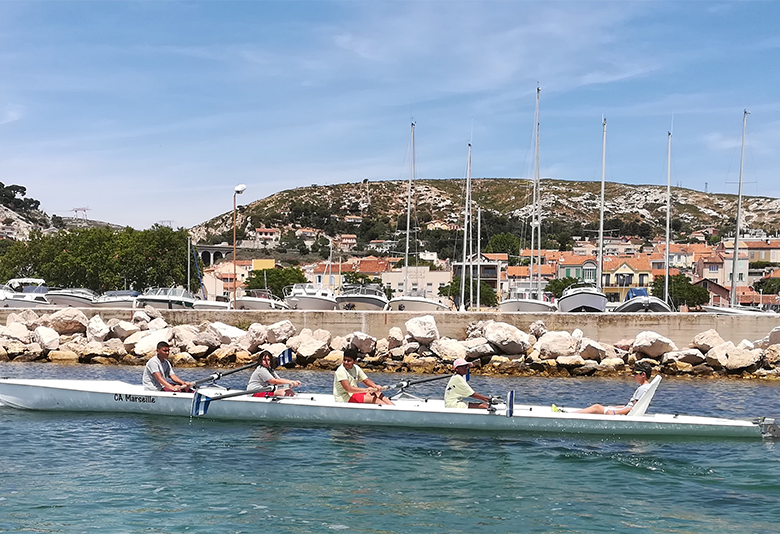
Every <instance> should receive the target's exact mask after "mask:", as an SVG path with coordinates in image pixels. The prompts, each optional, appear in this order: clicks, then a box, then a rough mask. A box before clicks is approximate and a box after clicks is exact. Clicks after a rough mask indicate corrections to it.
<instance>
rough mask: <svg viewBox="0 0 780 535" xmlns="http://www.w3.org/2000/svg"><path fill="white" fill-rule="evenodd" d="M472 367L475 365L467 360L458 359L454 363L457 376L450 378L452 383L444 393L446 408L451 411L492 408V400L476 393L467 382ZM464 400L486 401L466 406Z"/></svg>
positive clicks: (470, 403)
mask: <svg viewBox="0 0 780 535" xmlns="http://www.w3.org/2000/svg"><path fill="white" fill-rule="evenodd" d="M472 366H474V364H473V363H471V362H469V361H467V360H466V359H456V360H455V362H453V363H452V368H453V370H454V371H455V375H453V376H452V377H451V378H450V381H449V382H448V383H447V388H446V390H445V391H444V406H445V407H447V408H450V409H456V408H457V409H466V408H468V409H487V408H489V407H490V405H489V403H490V398H489V397H487V396H483V395H482V394H477V393H476V392H474V389H473V388H471V387H470V386H469V383H468V382H467V381H466V377H465V376H466V373H468V371H469V368H471V367H472ZM463 398H474V399H478V400H480V401H484V403H474V402H473V401H472V402H469V403H468V404H466V403H465V402H464V401H463Z"/></svg>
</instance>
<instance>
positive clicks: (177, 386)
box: [144, 341, 192, 392]
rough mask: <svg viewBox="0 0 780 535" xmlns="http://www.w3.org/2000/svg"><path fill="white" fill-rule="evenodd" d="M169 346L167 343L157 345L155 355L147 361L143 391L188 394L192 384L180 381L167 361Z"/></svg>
mask: <svg viewBox="0 0 780 535" xmlns="http://www.w3.org/2000/svg"><path fill="white" fill-rule="evenodd" d="M170 352H171V346H170V345H169V344H168V342H165V341H162V342H158V343H157V354H156V355H155V356H153V357H152V358H150V359H149V361H148V362H147V363H146V367H145V368H144V389H145V390H164V391H166V392H189V391H190V389H191V387H192V383H188V382H186V381H182V380H181V379H179V378H178V377H177V376H176V374H175V373H173V366H172V365H171V363H170V361H169V360H168V355H169V353H170Z"/></svg>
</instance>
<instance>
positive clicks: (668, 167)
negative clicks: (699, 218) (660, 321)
mask: <svg viewBox="0 0 780 535" xmlns="http://www.w3.org/2000/svg"><path fill="white" fill-rule="evenodd" d="M671 228H672V132H671V131H670V132H669V136H668V138H667V141H666V252H665V254H664V303H666V304H669V242H670V236H671Z"/></svg>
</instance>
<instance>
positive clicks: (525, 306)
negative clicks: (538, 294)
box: [498, 299, 558, 313]
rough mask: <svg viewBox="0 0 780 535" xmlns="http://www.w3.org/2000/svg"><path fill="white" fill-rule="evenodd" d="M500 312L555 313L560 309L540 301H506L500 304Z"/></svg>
mask: <svg viewBox="0 0 780 535" xmlns="http://www.w3.org/2000/svg"><path fill="white" fill-rule="evenodd" d="M498 310H499V311H500V312H536V313H543V312H555V311H557V310H558V308H557V307H556V306H555V305H554V304H553V303H550V302H548V301H539V300H538V299H506V300H504V301H501V302H500V303H499V304H498Z"/></svg>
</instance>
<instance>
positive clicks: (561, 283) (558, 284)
mask: <svg viewBox="0 0 780 535" xmlns="http://www.w3.org/2000/svg"><path fill="white" fill-rule="evenodd" d="M575 282H579V279H575V278H574V277H564V278H562V279H553V280H551V281H550V282H548V283H547V287H546V288H545V291H546V292H550V293H552V294H553V295H554V296H555V298H556V299H560V298H561V296H562V295H563V291H564V290H565V289H566V288H568V287H569V286H571V285H572V284H574V283H575Z"/></svg>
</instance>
